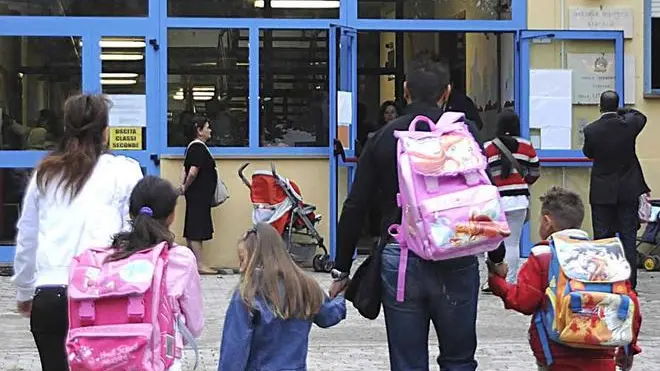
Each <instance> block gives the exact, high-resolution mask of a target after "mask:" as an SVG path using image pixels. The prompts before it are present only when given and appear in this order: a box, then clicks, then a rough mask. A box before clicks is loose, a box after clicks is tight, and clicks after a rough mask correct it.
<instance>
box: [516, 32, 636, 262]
mask: <svg viewBox="0 0 660 371" xmlns="http://www.w3.org/2000/svg"><path fill="white" fill-rule="evenodd" d="M516 39H517V45H518V48H519V49H520V51H519V61H516V63H518V64H519V67H516V68H520V69H519V70H517V71H518V72H519V73H516V77H517V78H516V82H519V83H517V84H516V90H517V91H518V93H519V95H516V101H517V102H520V104H516V110H517V111H518V114H519V115H520V121H521V134H522V136H523V137H525V138H529V129H530V126H529V113H530V103H529V95H530V79H529V73H530V59H531V58H530V52H531V45H530V43H531V42H532V41H533V40H538V39H551V40H563V41H574V40H583V41H612V42H613V44H614V61H615V62H614V64H615V71H614V86H615V90H616V92H617V93H618V94H619V96H620V97H621V104H623V102H625V96H624V90H625V89H624V86H625V85H624V84H625V81H624V78H625V74H624V38H623V31H566V30H535V31H527V30H524V31H521V32H520V33H519V34H518V35H517V37H516ZM518 86H519V88H518ZM594 119H596V118H594ZM537 153H538V156H539V158H540V159H541V163H542V166H552V167H590V166H591V163H590V162H587V161H572V160H579V159H581V158H584V155H583V154H582V151H581V150H543V149H540V150H538V151H537ZM544 159H545V160H546V161H548V160H549V159H565V160H564V161H552V162H545V163H544V162H543V160H544ZM569 160H571V161H569ZM531 217H532V218H534V217H536V216H535V215H532V216H531ZM536 240H537V237H536V236H535V232H534V231H531V228H530V223H526V224H525V226H524V228H523V231H522V235H521V256H522V257H527V256H529V253H530V251H531V249H532V247H533V245H534V243H535V242H536Z"/></svg>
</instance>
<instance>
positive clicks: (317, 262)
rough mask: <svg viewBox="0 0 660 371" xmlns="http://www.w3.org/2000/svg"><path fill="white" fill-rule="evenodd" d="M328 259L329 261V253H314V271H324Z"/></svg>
mask: <svg viewBox="0 0 660 371" xmlns="http://www.w3.org/2000/svg"><path fill="white" fill-rule="evenodd" d="M327 261H328V256H327V255H323V254H317V255H314V259H312V268H314V272H323V270H324V269H325V264H326V262H327Z"/></svg>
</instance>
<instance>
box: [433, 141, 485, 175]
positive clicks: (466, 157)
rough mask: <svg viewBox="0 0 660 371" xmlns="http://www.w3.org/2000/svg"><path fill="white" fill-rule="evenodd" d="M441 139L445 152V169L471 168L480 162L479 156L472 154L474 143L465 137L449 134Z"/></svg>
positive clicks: (451, 170) (450, 170)
mask: <svg viewBox="0 0 660 371" xmlns="http://www.w3.org/2000/svg"><path fill="white" fill-rule="evenodd" d="M441 140H442V146H443V147H444V148H445V152H446V154H447V157H446V159H445V163H444V169H445V171H449V172H454V171H461V170H463V169H472V168H473V167H475V166H477V165H479V164H480V158H479V157H478V156H475V154H474V145H473V144H472V143H471V142H470V141H469V140H467V139H466V138H464V137H458V136H451V135H450V136H447V137H443V138H441Z"/></svg>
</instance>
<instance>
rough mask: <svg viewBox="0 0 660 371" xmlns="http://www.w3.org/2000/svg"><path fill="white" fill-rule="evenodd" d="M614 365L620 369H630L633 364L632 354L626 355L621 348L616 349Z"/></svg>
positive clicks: (622, 370) (627, 370)
mask: <svg viewBox="0 0 660 371" xmlns="http://www.w3.org/2000/svg"><path fill="white" fill-rule="evenodd" d="M616 365H617V366H618V367H619V368H620V369H621V371H630V370H631V369H632V366H633V355H632V354H630V355H627V354H626V352H625V350H624V349H623V348H618V349H617V350H616Z"/></svg>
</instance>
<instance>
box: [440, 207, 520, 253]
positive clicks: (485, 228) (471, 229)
mask: <svg viewBox="0 0 660 371" xmlns="http://www.w3.org/2000/svg"><path fill="white" fill-rule="evenodd" d="M507 233H510V231H509V229H508V228H507V227H506V226H503V225H501V224H500V223H498V222H496V221H494V220H493V219H492V218H491V217H489V216H488V215H484V214H472V217H470V219H469V220H468V221H467V223H461V224H457V225H456V233H455V234H454V237H452V239H451V243H452V244H453V245H454V246H456V247H459V246H464V245H469V244H473V243H477V242H480V241H483V240H488V239H491V238H494V237H497V236H500V235H506V234H507Z"/></svg>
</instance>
